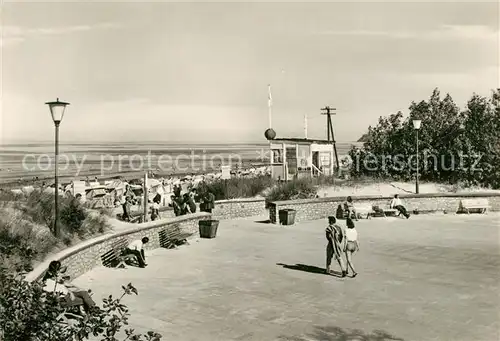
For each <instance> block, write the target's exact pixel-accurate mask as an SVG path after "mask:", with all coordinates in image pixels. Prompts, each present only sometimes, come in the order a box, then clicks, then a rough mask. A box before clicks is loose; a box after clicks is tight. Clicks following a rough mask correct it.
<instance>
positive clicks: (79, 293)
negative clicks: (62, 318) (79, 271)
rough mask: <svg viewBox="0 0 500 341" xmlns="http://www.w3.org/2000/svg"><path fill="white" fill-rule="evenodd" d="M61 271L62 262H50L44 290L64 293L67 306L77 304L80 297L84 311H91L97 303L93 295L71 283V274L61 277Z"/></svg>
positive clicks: (44, 278)
mask: <svg viewBox="0 0 500 341" xmlns="http://www.w3.org/2000/svg"><path fill="white" fill-rule="evenodd" d="M60 272H61V262H59V261H52V262H50V264H49V268H48V270H47V272H46V273H45V275H44V276H43V278H42V283H43V284H44V287H43V290H44V291H47V292H56V293H59V294H61V295H64V301H63V304H64V305H65V306H72V305H75V302H77V301H78V299H80V300H81V301H82V303H83V309H84V311H85V312H86V313H89V312H90V310H91V309H92V307H94V306H95V305H96V303H95V302H94V300H93V299H92V297H90V294H89V292H88V291H87V290H84V289H81V288H79V287H77V286H75V285H74V284H72V283H70V282H69V279H70V277H69V276H66V277H62V278H59V273H60Z"/></svg>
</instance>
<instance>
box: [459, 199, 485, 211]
mask: <svg viewBox="0 0 500 341" xmlns="http://www.w3.org/2000/svg"><path fill="white" fill-rule="evenodd" d="M488 208H491V206H490V204H489V202H488V199H486V198H474V199H462V200H460V204H459V207H458V210H459V211H460V212H467V214H470V211H471V210H472V211H478V212H479V213H485V212H486V210H487V209H488Z"/></svg>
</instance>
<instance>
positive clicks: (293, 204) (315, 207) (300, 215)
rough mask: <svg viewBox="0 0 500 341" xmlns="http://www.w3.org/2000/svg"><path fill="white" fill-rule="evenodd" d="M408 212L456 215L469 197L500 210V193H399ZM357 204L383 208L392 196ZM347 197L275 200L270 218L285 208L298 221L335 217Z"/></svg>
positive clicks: (366, 198)
mask: <svg viewBox="0 0 500 341" xmlns="http://www.w3.org/2000/svg"><path fill="white" fill-rule="evenodd" d="M399 197H400V199H402V200H403V202H404V204H405V205H406V208H407V209H408V211H410V212H412V211H414V210H418V211H419V212H436V211H441V212H443V211H446V212H447V213H456V212H457V210H458V207H459V203H460V200H461V199H466V198H487V199H488V201H489V204H490V206H491V208H490V210H491V211H500V194H496V193H462V194H454V193H453V194H448V193H431V194H406V195H405V194H400V195H399ZM352 198H353V201H354V205H355V206H356V204H360V205H364V204H370V205H378V206H380V207H381V208H386V207H388V206H389V203H390V201H391V200H392V197H380V196H362V197H361V196H360V197H352ZM344 201H345V197H332V198H317V199H302V200H287V201H274V202H270V203H269V219H270V220H271V222H272V223H274V224H276V223H277V222H278V221H279V219H278V217H277V214H278V212H279V210H282V209H294V210H295V211H296V213H295V221H296V222H298V221H303V220H314V219H321V218H326V217H328V216H329V215H335V212H336V210H337V207H338V205H340V204H342V203H344Z"/></svg>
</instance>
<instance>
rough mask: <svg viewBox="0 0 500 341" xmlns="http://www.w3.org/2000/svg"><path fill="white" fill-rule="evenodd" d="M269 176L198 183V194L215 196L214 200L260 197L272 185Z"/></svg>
mask: <svg viewBox="0 0 500 341" xmlns="http://www.w3.org/2000/svg"><path fill="white" fill-rule="evenodd" d="M273 183H274V182H273V180H272V179H271V177H270V176H258V177H254V178H231V179H228V180H220V179H218V180H214V181H210V182H206V183H200V184H199V186H198V192H199V193H200V194H203V193H204V192H206V191H210V192H212V194H213V195H215V200H225V199H236V198H252V197H256V196H258V195H261V194H262V193H263V192H264V190H266V189H267V188H269V187H271V186H272V185H273Z"/></svg>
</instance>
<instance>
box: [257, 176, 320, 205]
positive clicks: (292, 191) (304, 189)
mask: <svg viewBox="0 0 500 341" xmlns="http://www.w3.org/2000/svg"><path fill="white" fill-rule="evenodd" d="M316 196H317V188H316V186H315V185H314V183H313V181H311V179H307V178H304V179H295V180H292V181H287V182H282V183H279V184H277V185H276V186H274V187H273V188H271V190H270V191H269V192H268V194H267V196H266V200H267V201H279V200H295V199H311V198H315V197H316Z"/></svg>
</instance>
